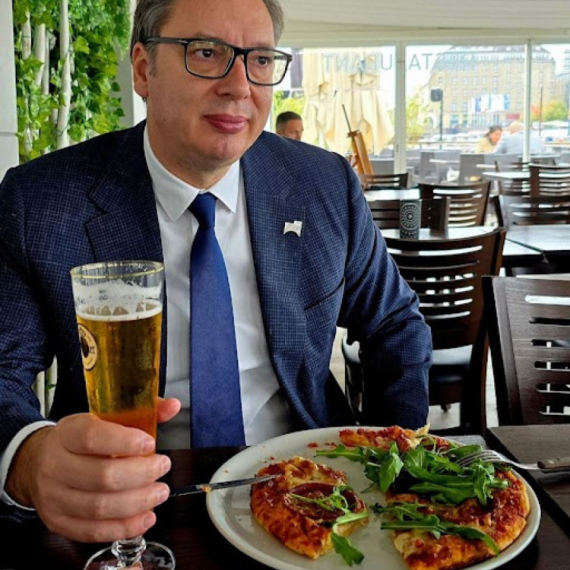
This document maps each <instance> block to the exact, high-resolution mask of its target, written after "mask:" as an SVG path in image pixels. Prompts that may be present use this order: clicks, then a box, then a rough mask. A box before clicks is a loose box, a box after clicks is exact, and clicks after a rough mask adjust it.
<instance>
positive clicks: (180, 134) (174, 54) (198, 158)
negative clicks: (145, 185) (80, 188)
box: [133, 0, 275, 188]
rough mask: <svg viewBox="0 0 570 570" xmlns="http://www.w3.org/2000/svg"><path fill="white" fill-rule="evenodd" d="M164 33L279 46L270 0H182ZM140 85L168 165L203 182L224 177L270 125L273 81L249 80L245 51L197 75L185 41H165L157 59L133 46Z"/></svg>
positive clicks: (153, 136)
mask: <svg viewBox="0 0 570 570" xmlns="http://www.w3.org/2000/svg"><path fill="white" fill-rule="evenodd" d="M160 36H163V37H174V38H206V39H217V40H221V41H223V42H227V43H229V44H232V45H235V46H239V47H255V46H259V47H275V42H274V38H273V24H272V21H271V17H270V16H269V13H268V11H267V9H266V7H265V5H264V3H263V2H262V0H223V2H222V1H220V0H175V2H174V4H173V7H172V11H171V13H170V17H169V19H168V20H167V22H166V23H165V24H164V26H163V27H162V29H161V30H160ZM133 74H134V84H135V90H136V92H137V93H138V94H139V95H140V96H141V97H145V98H146V99H147V125H148V132H149V138H150V142H151V146H152V149H153V151H154V153H155V154H156V156H157V157H158V159H159V160H160V161H161V162H162V164H163V165H164V166H166V168H167V169H168V170H170V171H171V172H172V173H174V174H175V175H177V176H179V177H180V178H182V179H184V180H186V181H187V182H189V183H191V184H194V185H196V186H199V187H206V188H207V187H209V186H211V185H212V184H214V183H215V182H216V181H217V180H219V179H220V178H221V177H222V176H223V174H224V173H225V172H226V171H227V169H228V168H229V166H230V165H231V164H232V163H234V162H235V161H236V160H238V159H239V158H240V157H241V156H242V155H243V154H244V153H245V151H246V150H247V149H248V148H249V147H250V146H251V145H252V144H253V143H254V141H255V140H256V139H257V137H258V136H259V134H260V133H261V131H262V129H263V127H264V126H265V124H266V121H267V117H268V115H269V110H270V107H271V100H272V89H271V87H262V86H259V85H253V84H251V83H249V82H248V81H247V78H246V75H245V66H244V60H243V57H241V56H240V57H237V58H236V61H235V62H234V65H233V67H232V69H231V70H230V72H229V74H228V75H227V76H226V77H223V78H222V79H214V80H212V79H203V78H200V77H194V76H192V75H190V74H189V73H188V72H187V71H186V69H185V66H184V47H183V46H181V45H170V44H157V45H156V50H155V53H154V60H153V61H151V60H150V59H149V55H148V53H147V51H146V49H145V48H144V46H142V45H141V44H137V46H136V47H135V50H134V51H133Z"/></svg>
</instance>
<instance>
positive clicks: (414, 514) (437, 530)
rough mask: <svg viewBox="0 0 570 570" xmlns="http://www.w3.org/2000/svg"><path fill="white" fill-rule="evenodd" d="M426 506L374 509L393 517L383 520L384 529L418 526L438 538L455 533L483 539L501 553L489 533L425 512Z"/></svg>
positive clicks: (409, 505) (399, 505) (411, 505)
mask: <svg viewBox="0 0 570 570" xmlns="http://www.w3.org/2000/svg"><path fill="white" fill-rule="evenodd" d="M425 507H426V505H422V504H420V503H393V504H391V505H390V506H388V507H380V506H379V505H375V506H374V507H372V510H373V511H374V512H375V513H378V514H381V515H388V516H390V517H391V518H392V520H390V521H387V522H382V527H381V528H382V529H388V530H411V529H415V528H417V529H421V530H425V531H426V532H430V533H431V534H433V536H434V537H435V538H436V539H439V538H440V537H441V535H442V534H455V535H457V536H460V537H462V538H466V539H470V540H482V541H483V542H484V543H485V544H486V545H487V546H488V547H489V548H491V550H493V552H494V553H495V554H499V552H500V550H499V547H498V546H497V543H496V542H495V541H494V540H493V539H492V538H491V537H490V536H489V535H488V534H486V533H484V532H483V531H481V530H479V529H477V528H474V527H471V526H462V525H457V524H453V523H450V522H447V521H442V520H441V519H440V518H439V517H438V516H437V515H435V514H425V513H423V512H421V511H420V509H421V508H425Z"/></svg>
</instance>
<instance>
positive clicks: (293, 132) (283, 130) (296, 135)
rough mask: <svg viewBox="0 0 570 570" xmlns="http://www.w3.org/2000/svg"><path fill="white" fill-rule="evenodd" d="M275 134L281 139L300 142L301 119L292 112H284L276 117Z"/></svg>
mask: <svg viewBox="0 0 570 570" xmlns="http://www.w3.org/2000/svg"><path fill="white" fill-rule="evenodd" d="M275 132H276V133H277V134H278V135H281V136H282V137H287V138H288V139H295V140H296V141H300V140H301V138H302V137H303V119H302V118H301V115H298V114H297V113H295V112H293V111H285V112H284V113H280V114H279V115H278V116H277V121H276V122H275Z"/></svg>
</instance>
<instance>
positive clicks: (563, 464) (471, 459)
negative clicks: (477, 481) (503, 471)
mask: <svg viewBox="0 0 570 570" xmlns="http://www.w3.org/2000/svg"><path fill="white" fill-rule="evenodd" d="M475 461H486V462H487V463H505V464H508V465H512V466H514V467H518V468H519V469H525V470H535V469H536V470H541V471H544V472H554V471H564V470H570V457H555V458H553V459H545V460H544V461H537V462H536V463H518V462H517V461H513V460H512V459H508V458H507V457H505V456H504V455H503V454H502V453H499V452H498V451H493V450H492V449H482V450H481V451H475V452H474V453H469V454H468V455H465V456H464V457H461V458H460V459H458V460H457V465H459V466H460V467H468V466H469V465H472V464H473V463H475Z"/></svg>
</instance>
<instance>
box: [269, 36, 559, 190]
mask: <svg viewBox="0 0 570 570" xmlns="http://www.w3.org/2000/svg"><path fill="white" fill-rule="evenodd" d="M398 49H400V48H399V46H398ZM528 49H529V47H528V46H527V45H526V44H524V43H522V42H520V43H513V44H512V45H502V44H500V45H499V44H498V45H486V44H473V45H463V44H454V43H451V42H450V43H445V44H439V45H434V44H432V45H419V44H412V43H410V44H408V45H404V47H403V48H402V52H401V53H402V54H403V53H404V52H405V63H402V64H401V68H402V69H404V68H405V89H404V88H403V87H398V89H400V90H399V91H398V90H397V88H396V85H397V79H396V68H397V65H396V46H395V45H390V46H383V47H377V48H362V47H351V48H328V49H327V48H322V49H312V48H311V49H293V48H292V49H291V50H290V51H291V53H292V54H293V63H292V65H291V69H290V71H289V73H288V76H287V78H286V80H285V81H284V83H283V84H282V85H281V86H279V90H276V91H275V96H274V108H273V119H272V121H273V122H274V120H275V117H276V115H277V114H278V113H280V112H282V111H285V110H293V111H296V112H297V113H298V114H300V115H301V116H302V117H303V121H304V127H305V133H304V136H303V140H304V141H305V142H308V143H310V144H316V145H319V146H321V147H323V148H326V149H330V150H333V151H336V152H339V153H341V154H346V153H349V152H350V138H349V137H348V136H347V134H348V132H349V131H355V130H359V131H360V132H362V134H363V137H364V140H365V143H366V147H367V150H368V152H369V154H370V156H371V159H372V162H373V167H374V170H375V171H377V172H378V173H384V172H388V171H390V172H394V149H395V148H396V157H395V158H396V164H401V165H403V164H406V167H407V169H408V171H409V172H411V173H413V175H414V178H415V180H418V179H422V178H424V179H430V180H435V181H438V182H439V181H441V180H447V181H456V180H458V179H459V180H461V181H463V180H465V181H468V180H471V181H473V180H476V179H478V178H479V177H480V176H479V175H480V172H481V171H483V170H489V167H487V166H484V165H485V164H488V165H489V166H490V167H491V168H494V167H495V162H496V161H497V160H498V159H497V154H496V153H495V151H497V150H499V149H500V146H499V145H501V144H502V143H501V142H500V141H498V139H500V138H501V135H502V139H503V143H504V141H505V139H506V137H507V136H508V135H510V133H509V129H508V127H509V126H510V125H511V124H512V123H522V124H523V125H525V124H527V123H528V124H529V128H530V127H532V132H533V133H534V135H536V137H538V138H539V139H540V140H541V141H542V143H543V146H544V148H543V149H542V152H543V153H544V154H549V153H550V154H558V155H560V154H561V153H562V152H567V153H569V154H568V155H567V156H566V160H567V161H568V162H570V125H569V121H568V109H569V106H570V45H564V44H549V45H546V44H545V45H533V46H532V69H531V77H532V82H531V86H530V89H528V90H527V89H526V86H525V77H526V76H527V72H528V69H527V62H526V53H527V51H528ZM398 85H402V86H403V85H404V82H402V81H400V83H398ZM404 91H405V92H404ZM397 101H402V102H403V103H402V106H405V118H403V114H402V111H401V107H398V110H399V114H398V115H396V108H397V105H398V103H397ZM404 102H405V103H404ZM527 109H531V111H530V115H531V117H530V118H531V121H530V122H528V121H527V115H529V112H528V110H527ZM397 122H398V124H402V125H403V124H405V130H406V134H405V136H404V135H403V132H402V133H395V130H396V129H395V125H396V123H397ZM493 126H498V127H501V128H500V129H498V130H497V132H496V133H495V134H494V135H493V136H491V135H489V136H487V135H488V133H489V128H490V127H493ZM272 127H274V125H272ZM534 135H533V137H532V138H534ZM404 139H405V140H404ZM521 139H524V136H523V137H521ZM513 141H514V139H511V141H510V143H513ZM404 143H405V144H404ZM531 150H533V149H532V148H531ZM429 153H431V154H429ZM475 153H477V154H481V155H485V156H482V157H480V159H477V158H475V157H471V158H470V159H469V160H468V159H466V158H465V156H462V155H467V154H470V155H473V154H475ZM404 154H405V156H404ZM512 154H517V155H519V156H522V150H520V149H519V150H518V151H516V153H512ZM533 154H535V153H533ZM463 163H469V165H470V166H469V168H467V167H465V164H463ZM400 170H401V169H400Z"/></svg>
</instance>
